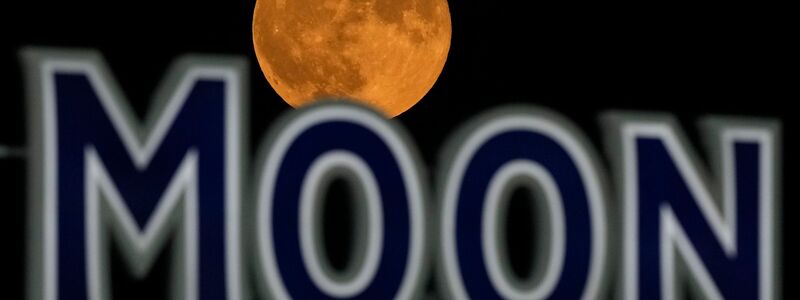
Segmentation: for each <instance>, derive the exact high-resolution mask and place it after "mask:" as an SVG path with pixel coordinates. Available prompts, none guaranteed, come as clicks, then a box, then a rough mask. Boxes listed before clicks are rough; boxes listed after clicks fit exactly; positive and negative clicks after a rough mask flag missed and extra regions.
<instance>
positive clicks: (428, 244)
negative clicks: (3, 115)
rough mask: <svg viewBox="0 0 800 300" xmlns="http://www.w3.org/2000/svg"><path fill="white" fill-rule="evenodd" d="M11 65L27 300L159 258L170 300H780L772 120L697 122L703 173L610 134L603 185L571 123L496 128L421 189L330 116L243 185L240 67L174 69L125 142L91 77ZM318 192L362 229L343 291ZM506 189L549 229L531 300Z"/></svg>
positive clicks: (402, 162)
mask: <svg viewBox="0 0 800 300" xmlns="http://www.w3.org/2000/svg"><path fill="white" fill-rule="evenodd" d="M24 56H25V60H26V61H25V62H26V68H27V69H26V70H27V76H28V77H27V84H28V93H29V98H28V102H29V107H30V109H29V111H30V116H31V118H30V121H29V128H30V134H29V137H30V144H31V152H30V154H29V155H30V157H29V164H30V165H29V173H30V181H31V182H32V187H31V189H30V191H29V197H30V203H31V204H30V209H31V212H32V215H34V216H35V218H33V219H32V220H31V223H30V224H31V228H30V230H31V231H30V237H31V238H30V245H29V250H30V251H29V252H30V253H31V258H30V261H29V293H30V296H31V298H33V299H57V298H62V299H82V298H92V299H103V298H108V297H109V295H110V291H109V289H110V287H109V286H110V285H109V282H108V281H109V278H110V275H109V274H110V273H109V262H108V256H109V253H108V252H109V249H110V243H118V244H119V245H121V246H122V247H120V248H121V249H122V252H123V256H124V258H125V261H126V263H127V265H128V267H129V269H130V270H131V272H132V273H134V274H135V275H137V276H140V277H143V276H146V275H147V273H148V271H149V270H150V268H151V267H152V265H153V262H154V258H155V257H156V254H157V253H158V252H159V251H161V250H162V249H163V248H164V245H165V241H166V240H167V239H168V238H169V237H170V236H172V237H173V238H174V239H175V240H176V241H177V250H176V251H178V253H179V255H176V256H175V259H173V261H172V262H171V263H172V269H171V272H172V277H171V278H172V280H173V281H172V282H171V283H170V285H169V286H170V288H171V294H170V295H171V297H172V298H185V299H222V298H230V299H241V298H247V297H248V296H250V295H253V294H255V295H259V296H270V297H274V298H278V299H289V298H295V299H314V298H339V299H350V298H361V299H386V298H398V299H416V298H419V297H421V296H422V295H421V294H420V293H421V291H422V290H423V289H424V288H425V287H424V282H425V280H426V279H427V278H428V276H432V275H435V276H437V282H438V283H439V284H441V292H442V293H444V294H442V295H440V296H441V297H444V298H456V299H466V298H473V299H486V298H506V299H539V298H557V299H576V298H582V299H595V298H597V297H602V296H605V295H607V294H608V290H609V289H611V288H612V285H614V283H617V284H616V286H614V287H613V288H614V289H615V293H616V294H617V295H619V296H623V297H624V298H626V299H638V298H644V299H658V298H667V299H669V298H674V297H677V295H682V293H683V292H682V291H680V289H681V287H682V286H683V284H681V282H683V281H689V282H692V283H693V284H692V285H690V287H692V288H693V292H695V293H697V294H699V295H700V296H705V297H709V298H717V299H722V298H737V299H756V298H758V299H770V298H773V296H774V293H775V289H776V288H777V287H778V282H780V278H778V276H779V275H778V274H779V273H778V272H777V270H776V269H777V266H779V264H780V257H779V256H778V249H776V245H778V241H777V239H778V238H779V236H780V234H779V232H778V229H779V227H778V225H777V223H778V220H779V214H778V211H777V205H778V204H779V203H780V201H779V198H778V197H779V195H778V194H777V192H776V191H779V190H780V187H779V186H778V183H779V178H777V175H776V174H778V170H777V169H778V168H779V167H780V166H779V164H778V163H777V162H778V161H780V160H779V157H778V155H779V154H778V149H780V132H779V123H778V122H777V121H774V120H751V119H734V118H725V117H718V118H708V119H704V120H703V122H702V125H703V130H704V131H703V134H704V135H703V140H704V141H705V142H707V145H706V146H707V147H708V149H709V152H708V153H709V155H708V157H709V160H710V161H711V165H710V166H711V168H710V170H707V169H706V167H705V165H704V164H703V163H701V162H700V159H699V158H698V157H699V156H698V155H697V153H695V150H694V149H693V148H692V147H691V145H690V144H689V143H688V142H687V139H686V138H685V137H684V133H683V130H682V129H681V128H680V127H679V126H678V125H677V124H676V121H675V120H674V119H673V118H672V117H671V116H669V115H666V114H660V113H653V114H643V113H610V114H607V115H605V116H604V118H603V120H604V121H603V122H602V123H603V126H605V132H606V139H605V142H606V147H608V148H609V149H610V151H608V153H610V154H611V155H610V156H609V157H608V159H609V160H610V161H611V163H612V165H613V168H612V170H611V172H608V171H606V170H605V169H604V167H603V166H604V164H603V161H602V160H601V157H600V156H599V155H598V154H597V150H596V149H595V147H594V146H593V145H592V144H591V143H589V142H588V140H587V138H586V137H585V136H584V134H583V133H582V132H581V130H580V129H579V128H577V127H576V126H574V125H572V123H571V122H570V121H569V120H567V119H566V118H564V117H562V116H559V115H558V114H556V113H554V112H550V111H548V110H546V109H542V108H536V107H531V106H514V107H505V108H499V109H496V110H493V111H491V112H488V113H485V114H483V115H480V116H477V117H476V118H475V119H474V120H473V121H471V122H469V123H468V124H466V125H465V126H463V127H462V128H461V129H460V130H459V131H458V132H456V133H454V134H453V136H452V138H451V140H450V141H449V142H448V143H447V145H446V146H445V147H444V148H443V150H442V155H441V161H439V163H440V164H439V165H438V166H437V170H436V171H437V176H434V177H435V178H434V180H433V182H430V181H429V178H428V176H427V175H426V174H427V172H426V170H425V169H424V168H423V164H422V163H421V160H420V158H419V155H418V154H417V151H416V149H415V145H414V143H413V142H411V139H410V137H409V135H408V134H406V133H405V132H404V130H403V129H402V128H401V126H400V125H399V123H398V122H396V121H392V120H387V119H385V118H383V117H382V116H381V115H380V114H378V113H374V112H372V111H370V110H368V109H366V108H363V107H360V106H354V105H353V104H342V103H326V104H322V105H313V106H311V107H308V108H304V109H300V110H297V111H295V112H291V113H289V114H287V115H286V116H284V117H282V118H281V119H279V120H278V121H276V122H275V124H274V125H273V127H272V130H271V132H270V133H269V134H268V135H267V136H265V137H264V139H263V140H262V145H261V146H260V152H259V154H258V156H257V159H256V160H255V163H254V164H253V169H254V172H253V174H252V176H250V175H249V174H250V173H249V172H248V171H247V170H248V169H249V168H250V166H251V164H250V163H249V160H248V156H247V155H245V154H244V153H243V152H244V151H243V149H247V147H245V141H244V140H243V136H244V128H243V125H242V123H243V122H242V120H243V119H244V118H245V117H246V114H247V111H246V109H245V107H246V98H247V97H246V96H245V91H246V87H245V85H246V82H245V81H244V76H243V74H244V73H243V72H244V66H245V65H246V64H245V63H244V62H243V61H241V60H239V59H235V58H224V57H200V56H189V57H185V58H182V59H179V60H178V61H177V63H176V64H175V65H174V66H173V67H172V69H171V71H169V74H168V75H167V77H166V79H165V80H164V83H163V85H162V89H161V90H160V91H159V92H158V93H157V96H156V99H155V108H154V109H152V110H151V114H150V115H149V117H148V119H147V120H146V121H145V122H144V125H143V126H142V124H140V123H139V122H138V120H136V119H135V118H134V117H133V116H132V113H131V112H130V109H128V108H127V100H125V99H124V97H123V96H122V93H121V92H120V90H121V89H120V88H119V87H118V86H117V84H116V82H115V81H114V80H113V76H112V72H111V71H110V70H108V68H107V67H106V65H105V63H104V62H103V61H102V59H101V57H100V56H99V55H97V54H86V52H76V51H64V50H48V49H30V50H26V51H25V52H24ZM333 178H343V179H345V180H346V181H348V182H350V183H353V185H354V186H355V190H356V191H355V193H354V195H355V198H356V199H355V202H354V203H356V204H357V205H356V208H355V210H356V211H357V212H358V213H356V214H355V215H356V218H358V219H359V220H356V223H357V224H360V226H358V228H359V229H358V230H357V231H356V237H355V238H354V241H355V243H357V244H358V245H357V246H356V247H354V248H355V249H357V250H356V251H359V252H358V255H356V256H355V257H356V260H357V262H356V263H355V264H354V266H355V267H354V268H352V270H348V272H345V273H344V274H341V272H336V271H333V270H331V267H330V266H329V265H328V263H327V262H326V261H325V258H324V255H323V254H321V253H320V249H321V247H322V246H321V243H323V241H322V240H321V238H320V235H321V233H320V231H321V230H322V229H321V213H320V209H321V208H320V202H321V199H322V197H323V196H324V195H323V194H324V193H325V188H324V187H325V186H327V184H328V183H329V182H330V181H331V180H333ZM612 183H613V184H612ZM519 186H524V187H526V188H527V189H529V190H531V191H533V192H534V193H535V194H536V195H537V197H535V199H536V200H537V204H536V205H539V206H540V207H541V208H542V209H541V210H540V211H542V212H544V213H542V214H541V215H537V216H536V217H537V218H539V219H537V223H536V224H537V226H538V228H537V229H536V230H538V231H539V232H540V233H541V234H540V235H539V236H543V237H544V238H542V239H540V240H538V241H537V243H536V247H537V253H538V254H537V255H539V256H540V257H539V259H541V260H542V261H543V262H544V263H543V264H541V265H540V268H538V269H536V270H534V271H533V272H534V276H532V278H533V279H532V280H531V281H529V282H527V281H526V282H523V281H520V280H519V279H517V278H515V277H514V276H513V275H511V272H510V270H509V265H508V260H507V258H505V257H504V255H505V253H506V252H505V250H504V249H503V247H505V246H504V245H505V243H504V242H503V238H504V234H503V233H502V232H501V231H502V230H501V229H499V228H500V227H499V226H500V224H504V218H505V217H506V213H505V210H506V209H507V207H508V205H507V202H508V198H509V194H510V191H511V190H512V189H513V188H516V187H519ZM539 202H541V203H539ZM251 274H252V276H254V277H255V278H253V280H251V278H250V277H251ZM251 281H252V282H255V283H256V285H257V286H256V287H250V286H249V284H248V283H249V282H251Z"/></svg>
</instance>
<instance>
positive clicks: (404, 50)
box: [253, 0, 451, 117]
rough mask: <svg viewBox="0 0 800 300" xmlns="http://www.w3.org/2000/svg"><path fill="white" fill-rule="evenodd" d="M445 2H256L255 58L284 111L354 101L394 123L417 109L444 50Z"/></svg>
mask: <svg viewBox="0 0 800 300" xmlns="http://www.w3.org/2000/svg"><path fill="white" fill-rule="evenodd" d="M450 36H451V28H450V11H449V8H448V6H447V1H446V0H391V1H389V0H258V2H257V3H256V8H255V12H254V14H253V44H254V46H255V52H256V57H257V58H258V63H259V65H260V67H261V70H262V71H263V72H264V75H265V76H266V77H267V80H268V81H269V83H270V85H272V88H274V89H275V91H276V92H277V93H278V95H280V96H281V98H283V99H284V101H286V102H287V103H289V105H291V106H293V107H299V106H302V105H304V104H308V103H311V102H314V101H317V100H319V99H354V100H355V101H358V102H361V103H364V104H366V105H368V106H371V107H373V108H375V109H376V110H378V111H381V112H383V114H384V115H385V116H387V117H394V116H397V115H399V114H401V113H403V112H404V111H406V110H408V109H409V108H411V107H412V106H414V104H416V103H417V102H419V101H420V100H421V99H422V97H423V96H425V94H426V93H427V92H428V91H429V90H430V89H431V87H433V84H434V83H435V82H436V79H437V78H438V77H439V74H440V73H441V72H442V68H443V67H444V63H445V61H446V60H447V52H448V51H449V49H450Z"/></svg>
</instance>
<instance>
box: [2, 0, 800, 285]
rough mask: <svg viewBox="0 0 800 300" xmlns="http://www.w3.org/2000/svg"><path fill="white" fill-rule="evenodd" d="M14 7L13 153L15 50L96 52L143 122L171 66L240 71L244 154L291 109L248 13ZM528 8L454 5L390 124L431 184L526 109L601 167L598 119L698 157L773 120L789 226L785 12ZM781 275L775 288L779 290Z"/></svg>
mask: <svg viewBox="0 0 800 300" xmlns="http://www.w3.org/2000/svg"><path fill="white" fill-rule="evenodd" d="M15 2H16V3H13V4H11V3H7V4H5V5H4V9H3V13H2V15H4V16H7V17H4V19H6V22H4V23H5V24H6V25H5V26H4V27H5V28H4V29H3V31H2V32H3V35H4V36H6V37H8V36H10V40H11V42H10V44H9V43H6V42H4V43H3V44H2V48H0V50H1V51H2V52H0V62H1V63H0V66H2V68H1V69H2V72H3V78H4V79H5V80H3V83H2V84H0V86H1V87H2V90H3V93H4V94H3V100H2V101H0V145H4V144H5V145H11V146H15V147H22V146H24V144H25V141H26V137H25V132H26V131H25V128H26V120H25V118H24V115H25V100H24V96H23V95H24V93H23V87H24V84H23V80H22V79H23V78H22V75H21V65H20V63H19V59H18V55H17V51H18V50H19V48H20V47H21V46H25V45H33V46H53V47H66V48H75V47H78V48H91V49H96V50H98V51H100V52H101V53H102V54H103V56H104V57H105V58H106V60H107V62H108V64H109V65H110V67H111V69H112V70H113V73H114V76H116V79H117V81H118V82H120V84H121V86H122V89H123V90H124V91H125V93H126V94H127V98H128V99H129V100H130V101H131V102H132V103H131V104H132V106H133V107H134V108H135V110H136V111H137V113H138V114H139V116H143V115H144V114H145V113H146V112H147V109H148V104H149V101H150V100H149V99H150V96H151V94H152V93H153V90H154V88H155V87H156V86H157V84H158V83H159V81H160V80H161V79H162V76H163V75H164V72H165V69H166V67H167V66H168V65H169V63H170V62H171V61H172V60H173V59H174V58H176V57H178V56H179V55H181V54H186V53H199V54H230V55H237V56H244V57H247V58H248V60H249V63H250V80H249V84H250V100H249V102H250V111H249V112H247V114H248V115H249V118H250V120H251V122H250V128H249V129H250V130H249V131H250V134H251V137H250V141H251V142H250V145H251V147H256V146H257V145H258V144H259V141H260V140H261V136H262V135H263V134H264V133H265V132H266V130H267V129H268V128H269V126H270V124H271V123H272V122H273V120H275V118H276V117H277V116H278V115H280V114H281V113H283V112H285V111H287V110H289V109H291V108H290V107H289V106H288V105H287V104H285V103H284V102H283V101H282V100H281V99H280V98H279V97H278V95H277V94H275V92H274V91H273V90H272V88H271V87H270V86H269V84H268V83H267V81H266V79H265V78H264V77H263V74H262V73H261V71H260V69H258V64H257V62H256V59H255V55H254V51H253V46H252V38H251V37H252V35H251V21H252V12H253V7H254V5H255V1H252V0H249V1H240V0H228V1H185V0H177V1H175V0H170V1H169V4H165V3H162V2H165V1H102V2H97V3H95V2H90V1H15ZM529 2H531V1H462V0H451V1H449V5H450V14H451V17H452V26H453V28H452V29H453V36H452V43H451V47H450V53H449V56H448V60H447V63H446V64H445V67H444V70H443V72H442V74H441V76H440V77H439V79H438V81H437V83H436V84H435V85H434V87H433V88H432V89H431V91H430V92H429V93H428V95H427V96H425V97H424V98H423V99H422V101H421V102H420V103H418V104H417V105H416V106H415V107H413V108H412V109H410V110H409V111H407V112H406V113H404V114H402V115H401V116H400V117H399V118H398V119H399V121H400V122H401V123H402V124H403V125H404V126H405V127H406V128H407V129H408V131H409V132H410V133H411V135H412V136H413V138H414V140H415V141H416V143H417V146H418V148H419V149H420V150H421V152H422V155H423V158H424V160H425V162H426V163H427V165H428V169H429V170H428V171H429V173H433V172H435V171H436V170H437V169H436V168H437V159H438V153H439V151H440V150H441V147H442V144H443V142H444V141H445V140H446V138H447V137H448V136H449V135H450V134H451V133H453V132H454V130H455V129H456V128H457V127H458V126H460V125H461V124H464V123H465V122H466V121H467V120H469V119H470V118H472V117H474V116H476V115H478V114H480V113H481V112H483V111H485V110H487V109H491V108H496V107H500V106H503V105H504V104H511V103H525V104H531V105H536V106H541V107H545V108H548V109H551V110H554V111H556V112H559V113H561V114H563V115H564V116H566V117H567V118H569V119H570V120H571V121H573V122H574V123H576V124H577V125H578V126H579V127H580V128H581V129H582V130H583V131H584V132H585V133H586V135H588V136H589V138H590V139H591V141H592V144H593V145H594V147H595V149H596V150H597V151H598V152H600V153H603V152H602V151H603V149H604V146H603V142H602V136H601V135H600V133H601V132H600V131H601V128H600V126H599V122H598V118H599V116H600V113H602V112H604V111H608V110H634V111H658V112H669V113H672V114H674V115H675V116H677V117H678V118H679V120H680V121H681V122H682V123H681V125H682V126H683V128H684V129H685V131H686V132H687V133H688V134H689V137H690V138H691V139H692V141H693V142H694V145H695V147H698V148H697V149H701V148H699V145H701V144H700V142H699V141H698V140H697V132H698V131H697V127H696V126H695V125H696V122H697V121H698V120H699V119H698V118H699V117H701V116H705V115H710V114H722V115H733V116H755V117H769V118H774V119H780V120H781V121H782V123H783V138H784V148H783V153H784V158H783V160H782V161H779V164H782V165H783V168H784V174H783V182H784V185H785V186H786V187H787V188H785V189H783V196H782V197H783V199H785V201H784V207H785V208H786V209H785V210H784V215H785V219H786V220H787V223H792V222H793V221H792V220H791V219H792V218H791V215H790V211H791V212H793V210H791V209H790V208H791V207H790V206H792V207H793V206H794V205H792V204H790V202H791V201H789V200H790V199H794V198H795V196H796V195H797V191H796V190H793V189H792V187H793V185H792V182H793V181H794V179H796V178H797V176H796V174H795V171H794V170H792V169H791V168H792V166H795V161H796V160H795V159H794V158H793V157H792V156H791V155H792V153H794V152H796V150H797V149H796V148H795V147H796V145H794V143H793V141H792V137H793V136H795V135H796V129H797V128H796V126H797V119H796V118H791V117H790V116H793V115H794V112H795V111H796V108H791V107H794V104H795V103H794V102H795V101H797V99H798V97H797V93H796V92H793V93H786V90H787V87H788V86H789V82H790V76H789V74H796V71H795V69H794V68H791V67H790V65H789V63H788V61H789V60H788V59H787V58H786V57H787V56H786V54H787V53H789V52H790V51H791V49H789V48H788V47H789V44H792V43H791V41H792V40H796V31H795V32H794V33H793V34H792V35H789V34H788V33H787V32H788V31H789V29H788V28H789V27H790V26H789V23H790V22H789V19H788V18H786V17H785V16H782V15H781V14H780V13H778V12H777V11H781V9H777V8H775V9H773V10H767V9H762V8H755V7H723V6H715V7H697V6H682V7H660V6H649V7H632V6H613V7H612V6H601V5H595V6H591V7H586V6H577V5H574V6H571V7H554V6H551V5H549V4H548V5H532V4H529ZM726 5H727V4H726ZM9 20H10V21H9ZM6 39H8V38H6ZM794 52H795V53H796V51H794ZM792 82H793V83H794V80H792ZM254 152H255V149H251V152H250V154H251V156H250V157H252V156H253V153H254ZM700 152H701V153H702V151H700ZM603 154H604V153H603ZM604 159H605V157H604ZM603 163H604V166H605V167H606V168H608V162H607V161H605V162H603ZM24 165H25V162H24V160H22V159H14V158H12V159H2V158H0V178H2V182H0V188H1V189H2V192H0V195H2V199H3V202H4V204H5V206H4V209H2V210H0V211H2V213H0V220H2V222H3V225H4V226H3V234H4V236H6V237H7V240H6V245H5V246H4V247H3V248H4V249H5V250H7V251H8V253H9V254H7V255H4V256H3V257H2V262H0V265H2V266H3V267H2V269H3V272H4V273H5V274H4V275H8V276H4V278H9V279H7V280H10V281H7V282H6V283H7V285H5V286H6V290H8V291H9V292H11V297H9V299H16V298H21V297H22V293H23V290H24V286H25V285H24V280H25V277H24V276H23V275H24V272H25V271H24V269H25V267H24V259H23V258H24V256H25V254H24V253H25V247H24V243H25V237H26V234H25V220H24V215H25V213H24V212H25V203H26V200H25V175H24V174H25V168H24ZM779 226H781V225H779ZM782 226H783V232H784V233H785V235H784V236H785V237H784V240H789V239H790V238H791V236H790V235H789V234H790V232H791V228H792V227H790V226H789V225H782ZM784 252H785V253H786V254H787V255H785V256H788V254H790V253H792V251H789V250H788V249H785V251H784ZM170 255H171V254H170V253H169V252H167V253H165V254H163V255H161V257H160V258H159V262H158V263H157V264H158V266H157V267H156V269H154V275H155V276H152V277H150V278H148V279H147V280H145V281H144V282H134V281H132V280H131V279H130V278H125V277H126V276H128V277H130V276H129V275H127V274H126V273H125V272H124V271H120V269H121V267H122V265H121V261H120V260H119V258H118V257H115V260H114V261H115V262H116V263H119V264H118V265H115V266H114V268H115V269H114V270H115V271H114V275H113V276H115V277H114V278H115V283H114V284H115V285H114V287H113V288H114V289H115V291H114V294H115V295H127V296H137V295H138V296H145V295H149V294H155V295H157V296H158V295H161V294H160V293H157V292H155V293H154V292H153V291H154V290H155V291H158V290H160V289H161V288H163V286H164V284H165V282H166V281H167V278H168V277H167V276H166V274H164V273H165V271H166V270H167V269H168V267H167V265H168V264H165V263H164V262H166V261H167V260H168V259H170V258H169V256H170ZM789 260H790V258H788V257H785V258H784V261H785V262H786V261H789ZM784 273H791V272H788V271H786V270H784ZM790 276H791V275H790V274H788V275H785V276H784V278H785V281H786V283H785V285H789V284H788V283H789V280H788V279H789V278H791V277H790ZM117 278H121V279H119V280H117ZM787 292H790V291H787ZM787 297H788V294H787ZM4 298H5V297H4Z"/></svg>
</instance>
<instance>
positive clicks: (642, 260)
mask: <svg viewBox="0 0 800 300" xmlns="http://www.w3.org/2000/svg"><path fill="white" fill-rule="evenodd" d="M609 121H610V122H609V124H610V125H611V132H610V134H609V136H610V137H611V138H612V139H614V141H611V142H610V144H609V145H610V146H611V147H619V148H617V149H611V151H609V153H611V155H612V157H611V158H612V160H616V175H617V177H618V182H619V183H620V185H619V187H620V188H619V193H620V196H621V197H622V215H623V218H622V219H623V223H622V225H623V227H622V237H623V247H622V248H623V249H622V255H621V261H622V277H621V279H622V281H621V282H622V286H623V287H624V289H623V290H622V291H621V293H622V294H623V295H624V296H625V299H677V298H685V297H686V296H687V294H686V293H688V292H691V293H693V294H694V296H695V297H693V298H705V299H773V298H776V297H779V296H780V295H776V294H775V293H777V291H779V282H780V278H779V272H777V271H778V270H779V267H778V266H780V256H779V254H778V253H779V251H778V248H779V247H778V246H777V245H778V239H779V237H780V233H779V232H778V230H779V229H780V228H779V227H777V224H780V221H778V220H779V219H780V215H779V209H778V208H777V206H778V205H780V201H779V200H778V199H779V198H778V195H777V194H776V191H778V190H780V184H779V183H780V178H779V176H778V174H779V172H778V171H777V168H779V167H780V165H778V162H779V154H778V152H779V151H778V150H779V149H780V143H779V124H778V122H776V121H772V120H753V119H733V118H708V119H705V120H704V121H703V122H702V125H703V126H702V127H704V129H705V130H704V132H703V134H701V135H700V139H701V141H703V142H704V143H705V145H706V146H707V148H708V149H709V150H710V151H708V152H707V153H708V155H707V156H706V157H708V160H709V161H710V165H709V167H708V168H707V167H706V166H705V165H704V164H703V163H701V159H700V156H699V155H698V154H697V153H696V152H695V151H693V149H692V148H691V147H690V143H689V142H688V139H687V138H686V137H685V135H684V133H683V131H682V130H681V129H680V127H679V126H677V122H676V121H675V120H674V119H673V118H672V117H670V116H665V115H632V114H628V115H612V116H609ZM708 170H710V172H709V171H708ZM776 269H777V270H776ZM684 287H687V288H689V289H688V290H684V289H683V288H684Z"/></svg>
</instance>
